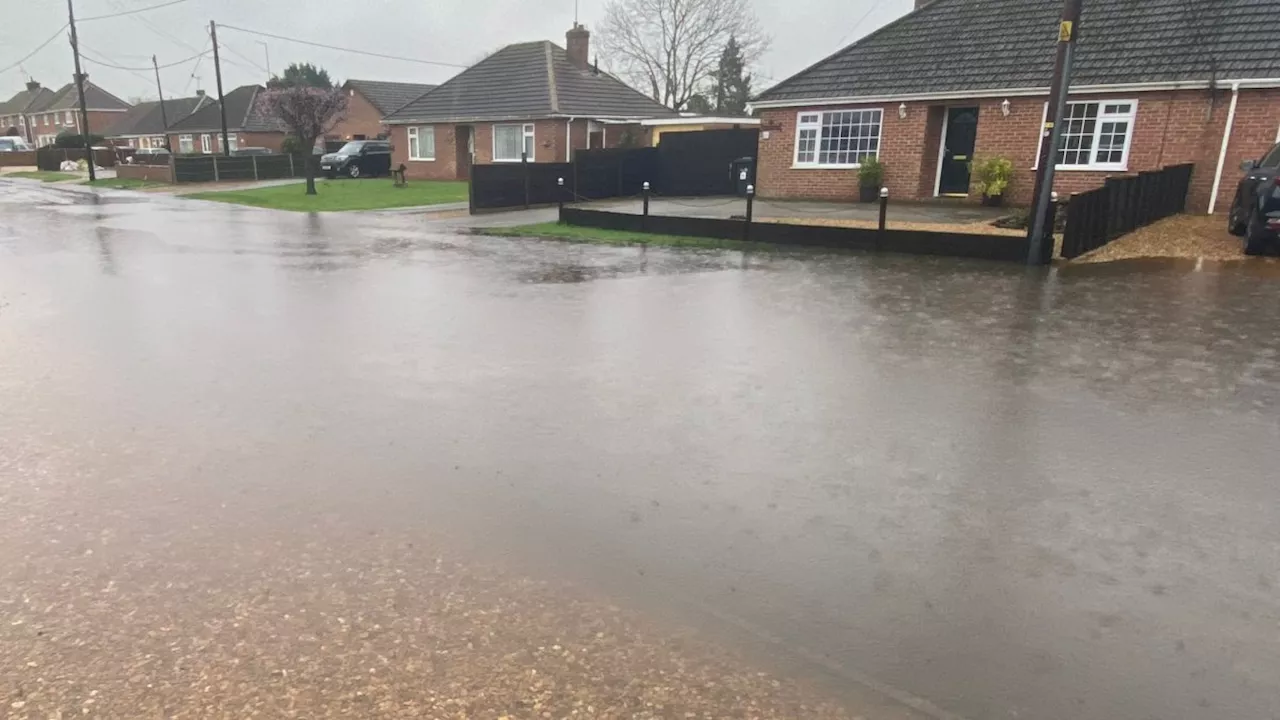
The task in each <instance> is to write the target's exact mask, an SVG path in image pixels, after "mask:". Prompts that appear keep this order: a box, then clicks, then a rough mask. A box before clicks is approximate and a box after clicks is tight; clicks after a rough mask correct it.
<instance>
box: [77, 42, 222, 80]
mask: <svg viewBox="0 0 1280 720" xmlns="http://www.w3.org/2000/svg"><path fill="white" fill-rule="evenodd" d="M80 47H81V48H89V46H88V45H85V44H84V43H80ZM89 49H90V50H93V48H89ZM93 52H95V53H96V52H98V51H97V50H93ZM80 54H81V55H83V56H84V58H85V59H86V60H88V61H89V62H91V63H95V64H98V65H101V66H103V67H109V68H112V69H115V70H139V71H143V70H154V69H156V68H154V67H123V66H121V65H112V64H111V63H108V62H103V61H101V60H98V59H96V58H92V57H89V56H88V55H85V53H84V50H81V51H80ZM208 54H209V51H208V50H205V51H204V52H202V53H198V54H196V55H192V56H191V57H189V58H183V59H182V60H178V61H177V62H171V63H166V64H164V65H160V66H159V69H160V70H164V69H166V68H171V67H177V66H179V65H184V64H186V63H189V62H191V61H192V60H195V59H197V58H201V57H204V56H205V55H208ZM147 82H151V81H150V80H148V81H147Z"/></svg>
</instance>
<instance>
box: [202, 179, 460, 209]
mask: <svg viewBox="0 0 1280 720" xmlns="http://www.w3.org/2000/svg"><path fill="white" fill-rule="evenodd" d="M316 192H317V194H316V195H307V194H306V190H305V189H304V187H303V185H301V184H298V183H293V184H289V185H276V186H273V187H264V188H255V189H253V190H223V191H214V192H202V193H192V194H190V195H186V196H184V197H188V198H195V199H197V200H215V201H217V202H225V203H234V204H237V205H252V206H253V207H261V208H271V209H273V210H294V211H298V212H338V211H344V210H385V209H387V208H398V207H413V206H416V205H440V204H443V203H454V202H463V201H465V200H466V199H467V184H466V183H465V182H432V181H425V180H419V181H410V182H409V184H408V185H406V186H405V187H396V186H395V185H394V184H393V183H392V181H391V180H390V179H389V178H388V179H381V178H379V179H369V180H317V181H316Z"/></svg>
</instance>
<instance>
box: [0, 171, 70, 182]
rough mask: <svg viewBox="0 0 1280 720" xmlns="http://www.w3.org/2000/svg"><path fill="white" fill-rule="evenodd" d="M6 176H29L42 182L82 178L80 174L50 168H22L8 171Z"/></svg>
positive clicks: (28, 177) (29, 178)
mask: <svg viewBox="0 0 1280 720" xmlns="http://www.w3.org/2000/svg"><path fill="white" fill-rule="evenodd" d="M5 177H16V178H27V179H28V180H40V181H42V182H62V181H63V180H78V179H80V176H79V175H73V174H72V173H64V172H53V171H50V170H22V171H20V172H13V173H7V174H6V175H5Z"/></svg>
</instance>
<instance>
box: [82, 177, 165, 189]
mask: <svg viewBox="0 0 1280 720" xmlns="http://www.w3.org/2000/svg"><path fill="white" fill-rule="evenodd" d="M80 184H81V185H89V186H92V187H100V188H113V189H116V190H142V189H146V188H153V187H161V186H164V185H167V183H162V182H155V181H154V180H140V179H138V178H103V179H101V180H94V181H92V182H90V181H89V180H85V181H84V182H82V183H80Z"/></svg>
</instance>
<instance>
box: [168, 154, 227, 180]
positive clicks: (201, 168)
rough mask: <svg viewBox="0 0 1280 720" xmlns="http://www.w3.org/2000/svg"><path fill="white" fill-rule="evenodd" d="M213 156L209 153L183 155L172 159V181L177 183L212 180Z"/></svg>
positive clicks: (213, 178)
mask: <svg viewBox="0 0 1280 720" xmlns="http://www.w3.org/2000/svg"><path fill="white" fill-rule="evenodd" d="M216 179H217V175H216V173H214V171H213V157H212V156H209V155H197V156H183V157H175V158H174V159H173V181H174V182H179V183H192V182H213V181H214V180H216Z"/></svg>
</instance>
